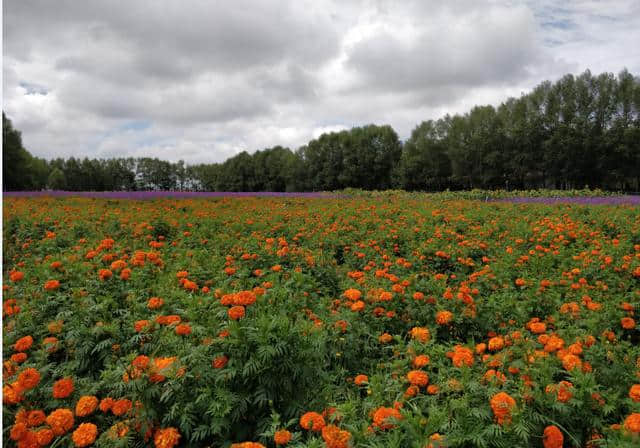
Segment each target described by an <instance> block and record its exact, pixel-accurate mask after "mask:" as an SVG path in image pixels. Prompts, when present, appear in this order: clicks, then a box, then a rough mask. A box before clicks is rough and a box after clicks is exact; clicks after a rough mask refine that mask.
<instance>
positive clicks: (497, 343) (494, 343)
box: [488, 336, 504, 352]
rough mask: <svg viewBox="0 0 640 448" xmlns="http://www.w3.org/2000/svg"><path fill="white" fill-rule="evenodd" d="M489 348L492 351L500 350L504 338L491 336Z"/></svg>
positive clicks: (502, 346)
mask: <svg viewBox="0 0 640 448" xmlns="http://www.w3.org/2000/svg"><path fill="white" fill-rule="evenodd" d="M488 347H489V350H491V351H492V352H496V351H498V350H502V349H503V348H504V339H503V338H501V337H500V336H496V337H493V338H491V339H489V345H488Z"/></svg>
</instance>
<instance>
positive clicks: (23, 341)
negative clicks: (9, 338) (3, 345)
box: [13, 335, 33, 352]
mask: <svg viewBox="0 0 640 448" xmlns="http://www.w3.org/2000/svg"><path fill="white" fill-rule="evenodd" d="M32 345H33V337H32V336H30V335H29V336H24V337H22V338H20V339H18V340H17V341H16V343H15V344H13V349H14V350H15V351H17V352H25V351H27V350H29V349H30V348H31V346H32Z"/></svg>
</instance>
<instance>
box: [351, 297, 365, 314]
mask: <svg viewBox="0 0 640 448" xmlns="http://www.w3.org/2000/svg"><path fill="white" fill-rule="evenodd" d="M364 306H365V303H364V302H363V301H362V300H358V301H356V302H354V303H353V304H352V305H351V311H353V312H356V313H357V312H359V311H362V310H363V309H364Z"/></svg>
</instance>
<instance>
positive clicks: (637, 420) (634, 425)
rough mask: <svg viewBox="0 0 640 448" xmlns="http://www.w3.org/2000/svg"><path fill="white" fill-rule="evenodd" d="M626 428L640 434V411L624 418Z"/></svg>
mask: <svg viewBox="0 0 640 448" xmlns="http://www.w3.org/2000/svg"><path fill="white" fill-rule="evenodd" d="M623 426H624V429H626V430H627V431H629V432H631V433H633V434H640V413H638V412H634V413H633V414H631V415H629V416H628V417H627V418H625V419H624V424H623Z"/></svg>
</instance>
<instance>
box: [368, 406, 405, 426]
mask: <svg viewBox="0 0 640 448" xmlns="http://www.w3.org/2000/svg"><path fill="white" fill-rule="evenodd" d="M401 419H402V414H400V412H399V411H398V410H397V409H395V408H385V407H380V408H378V409H376V410H375V412H374V413H373V426H375V427H376V428H378V429H380V430H385V429H392V428H394V427H395V423H394V422H393V421H394V420H401Z"/></svg>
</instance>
